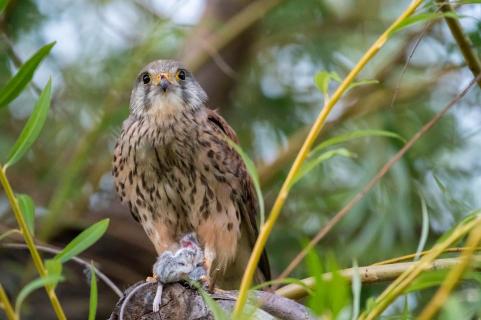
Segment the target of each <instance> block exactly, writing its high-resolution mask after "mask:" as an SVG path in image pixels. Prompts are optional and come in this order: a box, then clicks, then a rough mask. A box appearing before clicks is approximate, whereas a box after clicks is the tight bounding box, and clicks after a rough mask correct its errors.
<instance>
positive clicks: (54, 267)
mask: <svg viewBox="0 0 481 320" xmlns="http://www.w3.org/2000/svg"><path fill="white" fill-rule="evenodd" d="M45 268H46V269H47V274H48V275H49V276H58V277H60V276H61V275H62V269H63V267H62V263H61V262H60V261H59V260H57V259H47V260H45ZM55 285H56V284H54V287H55Z"/></svg>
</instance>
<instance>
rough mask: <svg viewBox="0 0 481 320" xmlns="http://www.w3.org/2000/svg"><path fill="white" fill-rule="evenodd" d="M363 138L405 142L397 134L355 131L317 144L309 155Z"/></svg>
mask: <svg viewBox="0 0 481 320" xmlns="http://www.w3.org/2000/svg"><path fill="white" fill-rule="evenodd" d="M364 137H387V138H394V139H398V140H400V141H402V142H404V143H405V142H406V140H405V139H404V138H403V137H401V136H400V135H398V134H397V133H394V132H391V131H385V130H370V129H368V130H356V131H353V132H348V133H345V134H341V135H338V136H335V137H332V138H330V139H328V140H326V141H324V142H321V143H320V144H318V145H317V146H316V147H315V148H314V149H313V150H312V151H311V154H315V153H317V152H319V151H321V150H323V149H326V148H327V147H330V146H333V145H335V144H339V143H343V142H347V141H350V140H353V139H358V138H364Z"/></svg>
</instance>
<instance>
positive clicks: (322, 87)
mask: <svg viewBox="0 0 481 320" xmlns="http://www.w3.org/2000/svg"><path fill="white" fill-rule="evenodd" d="M330 81H331V74H330V73H329V72H327V71H319V72H318V73H316V75H315V76H314V84H315V85H316V87H317V89H319V91H321V92H322V94H323V95H324V97H326V98H327V97H328V94H329V92H328V91H329V82H330Z"/></svg>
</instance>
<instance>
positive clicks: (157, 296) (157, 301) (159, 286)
mask: <svg viewBox="0 0 481 320" xmlns="http://www.w3.org/2000/svg"><path fill="white" fill-rule="evenodd" d="M163 288H164V284H163V283H162V282H160V281H158V283H157V290H156V291H155V297H154V302H153V303H152V310H153V311H154V312H158V311H159V310H160V303H161V302H162V290H163Z"/></svg>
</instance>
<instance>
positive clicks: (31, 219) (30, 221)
mask: <svg viewBox="0 0 481 320" xmlns="http://www.w3.org/2000/svg"><path fill="white" fill-rule="evenodd" d="M17 201H18V205H19V207H20V211H21V212H22V214H23V218H24V219H25V222H26V223H27V227H28V230H29V231H30V233H31V234H32V235H34V234H35V204H34V203H33V200H32V198H30V196H28V195H26V194H19V195H17Z"/></svg>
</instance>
